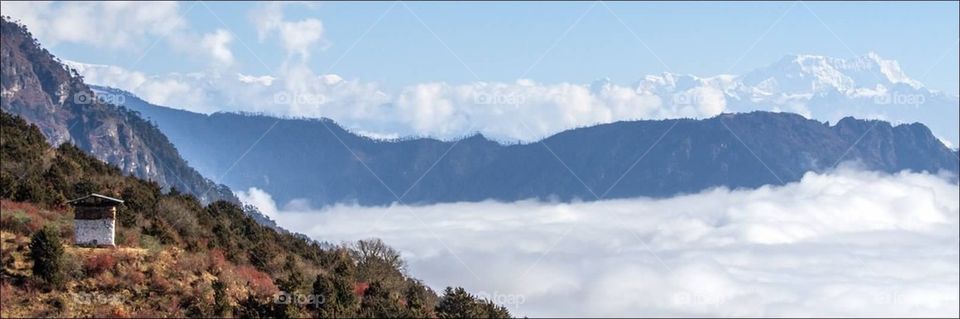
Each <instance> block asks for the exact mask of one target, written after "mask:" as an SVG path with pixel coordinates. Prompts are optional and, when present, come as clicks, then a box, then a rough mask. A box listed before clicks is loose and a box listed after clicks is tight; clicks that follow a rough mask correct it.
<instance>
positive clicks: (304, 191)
mask: <svg viewBox="0 0 960 319" xmlns="http://www.w3.org/2000/svg"><path fill="white" fill-rule="evenodd" d="M96 90H98V91H99V92H101V94H113V95H116V94H126V93H124V92H122V91H119V90H114V89H109V88H102V87H100V88H96ZM122 100H124V101H125V105H126V107H128V108H130V109H132V110H136V111H137V112H140V114H141V115H142V116H144V117H145V118H147V119H149V120H151V121H154V122H156V123H157V125H158V127H159V128H160V129H161V130H162V131H163V132H164V133H165V134H166V135H167V136H169V137H170V139H171V140H172V141H173V142H174V144H176V145H177V147H178V148H179V149H180V150H181V151H182V153H183V154H184V156H185V158H187V159H188V160H189V161H190V163H191V164H192V165H193V166H194V167H196V168H197V169H198V170H200V171H201V172H202V173H203V174H204V175H206V176H211V177H213V178H217V181H218V182H221V183H225V184H227V185H229V186H230V187H232V188H233V189H238V190H246V189H248V188H250V187H256V188H260V189H262V190H265V191H267V192H269V193H270V194H273V195H274V198H275V199H276V200H277V201H278V202H279V203H286V202H288V201H291V200H296V199H307V200H309V204H311V205H329V204H334V203H338V202H357V203H360V204H388V203H391V202H395V201H397V200H398V197H399V198H400V199H401V201H402V202H405V203H433V202H451V201H477V200H484V199H497V200H505V201H511V200H519V199H526V198H541V199H558V200H574V199H582V200H595V199H597V198H624V197H634V196H656V197H659V196H669V195H674V194H678V193H690V192H696V191H699V190H702V189H705V188H710V187H716V186H726V187H732V188H736V187H757V186H761V185H766V184H784V183H787V182H792V181H797V180H799V179H800V177H802V176H803V174H804V173H805V172H808V171H823V170H828V169H831V168H833V167H835V165H837V164H838V163H839V162H844V161H850V162H856V163H858V165H861V166H862V167H863V168H867V169H872V170H880V171H886V172H894V171H900V170H904V169H909V170H916V171H929V172H938V171H941V170H942V171H948V172H953V173H956V172H957V170H958V161H957V157H956V154H955V153H954V152H953V151H951V150H950V149H949V148H947V147H946V146H944V145H943V144H942V143H941V142H940V141H939V140H938V139H937V138H936V137H935V136H934V135H933V134H932V133H931V132H930V130H929V129H928V128H927V127H925V126H924V125H922V124H909V125H897V126H893V125H891V124H889V123H887V122H882V121H864V120H857V119H853V118H845V119H843V120H841V121H840V122H838V123H836V124H833V125H831V124H828V123H822V122H818V121H814V120H810V119H806V118H804V117H802V116H799V115H796V114H790V113H770V112H753V113H744V114H724V115H721V116H718V117H714V118H710V119H705V120H693V119H676V120H659V121H625V122H617V123H611V124H603V125H597V126H593V127H586V128H579V129H574V130H569V131H565V132H562V133H559V134H556V135H553V136H550V137H548V138H546V139H544V140H542V141H540V142H533V143H525V144H510V145H505V144H501V143H498V142H495V141H491V140H490V139H487V138H485V137H484V136H482V135H479V134H478V135H474V136H471V137H468V138H465V139H461V140H455V141H441V140H436V139H429V138H417V139H405V140H393V141H385V140H376V139H371V138H368V137H364V136H361V135H358V134H354V133H351V132H350V131H349V130H346V129H344V128H343V127H341V126H339V125H337V123H334V122H333V121H331V120H327V119H322V120H314V119H281V118H276V117H269V116H264V115H252V114H236V113H214V114H211V115H205V114H199V113H192V112H188V111H183V110H177V109H172V108H167V107H162V106H156V105H152V104H149V103H147V102H145V101H143V100H141V99H138V98H137V97H135V96H133V95H129V94H127V95H126V96H125V98H123V99H122Z"/></svg>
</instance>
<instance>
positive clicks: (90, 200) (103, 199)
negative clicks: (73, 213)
mask: <svg viewBox="0 0 960 319" xmlns="http://www.w3.org/2000/svg"><path fill="white" fill-rule="evenodd" d="M67 203H68V204H70V205H83V204H98V205H107V206H114V205H119V204H123V200H120V199H117V198H113V197H110V196H105V195H100V194H97V193H91V194H90V195H86V196H83V197H80V198H77V199H73V200H70V201H67Z"/></svg>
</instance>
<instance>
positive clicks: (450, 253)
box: [240, 171, 960, 316]
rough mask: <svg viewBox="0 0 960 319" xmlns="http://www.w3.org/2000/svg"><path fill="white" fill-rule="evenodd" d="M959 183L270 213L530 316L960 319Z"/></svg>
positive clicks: (828, 178) (872, 180) (883, 181)
mask: <svg viewBox="0 0 960 319" xmlns="http://www.w3.org/2000/svg"><path fill="white" fill-rule="evenodd" d="M957 192H958V186H957V185H953V184H949V183H948V182H947V181H946V180H945V179H942V178H940V177H936V176H932V175H925V174H913V173H900V174H896V175H882V174H878V173H869V172H858V171H840V172H835V173H831V174H814V173H810V174H808V175H806V176H805V177H804V178H803V179H802V181H800V182H797V183H793V184H788V185H786V186H782V187H762V188H759V189H756V190H733V191H731V190H726V189H715V190H710V191H705V192H702V193H699V194H694V195H687V196H679V197H674V198H669V199H661V200H649V199H630V200H610V201H600V202H590V203H572V204H563V203H540V202H533V201H522V202H516V203H497V202H480V203H455V204H438V205H429V206H419V207H411V206H403V205H398V206H393V207H355V206H336V207H333V208H329V209H326V210H323V211H312V210H310V209H309V208H307V207H303V206H302V205H297V203H296V202H292V203H290V204H287V205H285V206H283V207H281V208H277V205H276V203H274V202H273V201H272V200H271V199H270V196H269V194H266V193H263V192H262V191H259V190H257V189H251V190H249V191H247V192H241V193H240V197H241V198H242V199H243V200H244V201H247V202H250V203H253V204H255V205H257V206H258V207H260V208H261V209H263V210H264V212H266V213H267V214H268V215H270V216H271V217H273V218H275V219H276V220H278V221H279V223H280V225H282V226H283V227H287V228H289V229H291V230H294V231H298V232H302V233H305V234H307V235H309V236H311V237H313V238H316V239H318V240H324V241H332V242H339V241H351V240H357V239H363V238H369V237H379V238H383V239H384V240H385V241H386V242H387V243H389V244H391V245H392V246H394V247H396V248H398V249H400V250H401V251H402V252H403V254H404V257H405V258H406V260H407V261H408V262H409V267H408V269H409V271H410V272H411V273H412V275H414V276H416V277H419V278H423V279H425V280H426V282H427V283H428V284H431V285H435V286H434V288H442V287H441V286H439V285H443V284H452V283H455V284H460V285H463V286H465V287H467V288H468V289H470V290H472V291H474V292H479V293H480V294H481V295H482V296H486V297H489V298H492V299H494V300H496V301H498V302H500V303H502V304H505V305H507V306H509V307H511V310H512V311H513V312H514V313H515V314H517V315H529V316H559V315H563V316H575V315H586V316H700V315H707V316H900V315H903V316H957V315H958V313H957V311H958V306H960V297H958V294H960V293H958V285H960V269H958V268H960V264H958V263H960V262H958V257H960V256H958V250H960V246H958V245H960V244H958V238H960V234H958V231H960V230H958V226H960V224H958V211H960V199H958V197H957Z"/></svg>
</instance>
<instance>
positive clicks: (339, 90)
mask: <svg viewBox="0 0 960 319" xmlns="http://www.w3.org/2000/svg"><path fill="white" fill-rule="evenodd" d="M268 16H269V15H268ZM280 21H282V19H281V20H280ZM295 55H296V54H295ZM104 68H107V69H109V70H110V72H106V71H102V72H101V71H96V70H93V68H86V69H85V70H83V71H81V74H87V73H91V74H92V73H95V72H100V73H102V74H101V75H99V76H97V78H98V80H90V81H89V82H91V83H97V84H107V85H113V84H110V83H117V85H118V86H119V88H122V89H125V90H128V91H131V92H134V93H135V94H138V95H141V96H142V97H146V100H147V101H150V102H153V103H155V104H160V105H167V106H174V107H178V108H185V109H189V110H193V111H198V112H205V113H209V112H213V111H247V112H262V113H267V114H271V115H279V116H289V117H312V118H316V117H328V118H331V119H333V120H335V121H337V122H338V123H340V124H342V125H344V126H346V127H348V128H350V129H352V130H354V131H362V132H366V133H368V134H369V135H370V136H402V137H406V136H430V137H435V138H440V139H455V138H458V137H463V136H467V135H471V134H473V133H476V132H480V133H483V134H484V135H485V136H487V137H490V138H493V139H497V140H500V141H504V142H515V141H518V140H519V141H525V142H529V141H534V140H537V139H539V138H542V137H545V136H549V135H552V134H555V133H558V132H561V131H564V130H569V129H572V128H577V127H583V126H589V125H594V124H601V123H610V122H615V121H627V120H638V119H667V118H708V117H712V116H715V115H717V114H720V113H722V112H750V111H755V110H766V111H775V112H782V111H786V112H794V113H798V114H801V115H803V116H805V117H808V118H813V119H817V120H821V121H829V122H831V123H836V122H837V121H839V120H840V119H841V118H843V117H846V116H856V117H858V118H865V119H881V120H886V121H892V122H893V123H895V124H898V123H913V122H920V123H923V124H924V125H926V126H928V127H929V128H930V129H931V130H932V131H933V133H934V134H936V135H937V136H939V137H941V138H942V139H943V140H945V141H946V142H949V143H950V144H953V145H957V142H956V141H957V134H958V132H957V130H956V127H957V126H956V125H957V124H956V123H957V121H958V116H960V115H958V112H960V108H958V107H957V99H956V97H951V96H945V95H943V94H941V93H937V92H932V91H929V90H926V89H923V88H920V89H913V88H909V87H900V88H899V89H898V90H907V91H904V92H899V91H896V92H888V91H890V90H888V89H887V88H885V87H884V86H883V85H880V84H875V89H876V90H877V91H878V92H879V91H883V92H885V94H887V95H889V98H888V99H878V98H877V97H876V96H873V95H870V94H867V95H864V94H862V93H863V92H864V91H862V90H861V89H863V90H866V89H865V88H858V89H856V90H852V91H851V92H854V93H851V95H843V94H839V93H837V92H834V93H832V94H823V93H810V92H807V93H803V92H800V93H797V92H793V91H790V92H786V93H784V92H778V91H777V90H778V89H777V88H776V87H778V86H777V85H773V84H771V85H770V87H765V86H766V85H765V84H763V83H765V82H776V81H770V80H769V78H768V76H770V74H774V75H777V76H780V75H781V74H780V73H778V72H781V71H770V70H766V71H765V73H764V72H761V73H763V74H762V75H763V76H760V78H768V80H764V81H759V83H760V84H756V85H753V86H751V84H750V83H753V82H751V81H755V79H753V78H752V76H755V75H756V74H757V73H756V72H752V73H750V74H748V75H746V76H742V77H741V76H732V75H720V76H715V77H709V78H700V77H696V76H692V75H676V74H669V73H665V74H663V75H651V76H646V77H644V78H643V80H642V81H640V82H639V83H637V84H636V85H633V86H629V85H621V84H614V83H611V82H609V81H597V82H595V83H592V84H589V85H587V84H579V83H569V82H559V83H539V82H535V81H533V80H530V79H518V80H516V81H514V82H479V81H478V82H472V83H463V84H452V83H446V82H428V83H416V84H412V85H409V86H406V87H401V88H398V89H396V90H394V91H390V92H386V91H384V90H383V89H381V88H380V86H379V85H378V84H377V83H374V82H363V81H360V80H356V79H349V80H348V79H344V78H343V77H341V76H340V75H336V74H317V73H314V71H313V70H311V69H310V68H309V67H307V66H306V65H305V63H304V61H303V60H301V59H293V60H292V61H291V60H288V61H286V62H284V63H283V64H282V65H281V67H279V68H278V69H277V70H276V72H275V74H266V75H260V76H257V77H253V76H246V75H241V76H240V78H239V79H223V78H219V77H218V75H217V74H216V73H215V72H210V74H208V75H206V76H202V77H194V78H185V77H183V76H181V75H178V74H168V75H158V76H144V75H142V74H139V75H137V76H134V75H127V74H123V73H124V72H127V71H117V70H122V69H118V68H115V67H104ZM788 69H789V68H788ZM783 72H786V76H784V77H785V78H788V79H794V78H803V77H802V76H796V75H795V74H792V73H790V72H787V71H783ZM128 73H134V74H138V73H137V72H128ZM781 73H782V72H781ZM108 76H110V77H112V78H107V77H108ZM130 77H136V78H142V79H143V81H133V82H130V81H126V80H125V79H126V78H130ZM98 81H99V82H98ZM784 81H786V80H784ZM825 81H826V80H825ZM831 81H832V80H831ZM837 81H839V80H837ZM828 82H829V81H828ZM841 82H843V81H841ZM847 82H849V81H847ZM818 83H819V82H818ZM173 84H177V85H179V86H181V87H188V88H189V89H190V92H189V93H183V94H181V95H176V96H167V95H161V94H162V92H163V90H160V89H159V88H167V89H172V88H168V87H169V86H171V85H173ZM794 86H799V84H795V85H794ZM147 88H151V90H150V91H149V92H148V91H147V90H146V89H147ZM765 90H770V92H767V91H765ZM771 92H772V93H771ZM858 92H859V93H858ZM152 96H157V97H158V99H151V97H152ZM906 102H917V104H905V103H906ZM838 105H839V106H841V107H838ZM918 110H919V111H918Z"/></svg>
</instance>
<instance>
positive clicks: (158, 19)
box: [3, 1, 186, 49]
mask: <svg viewBox="0 0 960 319" xmlns="http://www.w3.org/2000/svg"><path fill="white" fill-rule="evenodd" d="M3 14H4V15H9V16H12V17H14V18H18V19H20V21H22V22H23V23H24V24H26V25H27V26H28V27H29V28H30V32H32V33H33V34H34V36H36V37H38V38H39V39H40V40H42V41H44V44H45V45H55V44H57V43H61V42H66V43H83V44H87V45H92V46H95V47H99V48H114V49H116V48H125V49H131V48H135V47H138V46H142V45H147V44H149V39H150V37H154V36H164V35H168V34H171V33H173V32H174V31H177V30H180V29H182V28H183V27H184V26H185V25H186V21H185V20H184V19H183V18H182V17H181V16H180V14H179V4H178V3H176V2H155V3H150V4H149V5H143V3H134V2H114V1H104V2H63V3H54V2H39V1H38V2H18V1H14V2H7V1H4V2H3ZM64 17H69V19H65V18H64Z"/></svg>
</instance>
